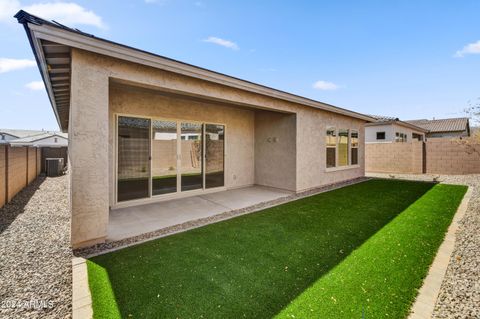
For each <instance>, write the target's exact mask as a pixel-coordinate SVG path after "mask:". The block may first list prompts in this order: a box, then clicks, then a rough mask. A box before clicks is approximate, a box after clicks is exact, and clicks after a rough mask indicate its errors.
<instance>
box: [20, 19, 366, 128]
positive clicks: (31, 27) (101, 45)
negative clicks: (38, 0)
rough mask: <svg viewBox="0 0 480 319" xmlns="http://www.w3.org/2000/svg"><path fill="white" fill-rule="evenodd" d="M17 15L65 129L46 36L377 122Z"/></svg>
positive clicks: (172, 70)
mask: <svg viewBox="0 0 480 319" xmlns="http://www.w3.org/2000/svg"><path fill="white" fill-rule="evenodd" d="M15 17H16V18H17V19H18V22H19V23H21V24H23V25H24V27H25V31H26V32H27V36H28V38H29V41H30V45H31V47H32V50H33V51H34V55H35V59H36V60H37V64H38V67H39V69H40V73H41V75H42V78H43V81H44V83H45V87H46V88H47V91H48V95H49V98H50V102H51V104H52V107H53V108H54V112H55V116H56V118H57V122H58V123H59V125H60V128H61V129H62V131H63V130H64V129H65V128H64V127H62V125H61V123H60V118H59V116H58V112H57V106H56V104H55V99H54V95H53V90H52V87H51V83H50V81H49V77H48V69H47V63H46V61H45V57H44V55H43V50H42V46H41V45H40V40H47V41H51V42H56V43H59V44H63V45H65V46H69V47H71V48H76V49H81V50H85V51H90V52H94V53H97V54H102V55H105V56H109V57H113V58H117V59H121V60H125V61H129V62H133V63H138V64H142V65H146V66H150V67H153V68H156V69H161V70H164V71H169V72H173V73H177V74H181V75H185V76H188V77H192V78H197V79H200V80H204V81H209V82H213V83H216V84H220V85H224V86H228V87H231V88H236V89H240V90H244V91H248V92H252V93H256V94H261V95H265V96H269V97H273V98H277V99H281V100H285V101H289V102H293V103H296V104H301V105H305V106H309V107H313V108H316V109H321V110H324V111H328V112H332V113H336V114H341V115H345V116H348V117H353V118H357V119H361V120H364V121H366V122H374V121H375V119H374V118H372V117H370V116H367V115H365V114H361V113H358V112H354V111H350V110H347V109H344V108H340V107H337V106H333V105H330V104H327V103H323V102H319V101H315V100H312V99H309V98H305V97H302V96H299V95H295V94H291V93H288V92H284V91H281V90H277V89H273V88H271V87H268V86H264V85H261V84H256V83H253V82H249V81H246V80H242V79H239V78H235V77H232V76H229V75H225V74H222V73H219V72H215V71H211V70H208V69H204V68H201V67H197V66H194V65H191V64H187V63H184V62H180V61H177V60H173V59H170V58H166V57H163V56H160V55H156V54H153V53H150V52H146V51H142V50H139V49H135V48H132V47H129V46H126V45H122V44H119V43H115V42H112V41H109V40H106V39H102V38H98V37H94V36H92V35H89V34H86V33H83V32H80V31H78V30H72V29H68V28H66V27H60V26H57V25H54V24H53V23H51V22H49V21H46V20H43V19H41V18H38V17H35V16H33V15H31V14H29V13H27V12H25V11H23V10H21V11H19V12H18V13H17V14H16V15H15Z"/></svg>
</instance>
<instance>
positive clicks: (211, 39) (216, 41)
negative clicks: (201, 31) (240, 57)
mask: <svg viewBox="0 0 480 319" xmlns="http://www.w3.org/2000/svg"><path fill="white" fill-rule="evenodd" d="M203 41H204V42H209V43H214V44H218V45H221V46H222V47H226V48H229V49H232V50H238V49H239V47H238V45H237V44H236V43H235V42H232V41H229V40H225V39H221V38H217V37H208V38H206V39H205V40H203Z"/></svg>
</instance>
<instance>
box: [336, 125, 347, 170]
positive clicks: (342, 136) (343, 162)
mask: <svg viewBox="0 0 480 319" xmlns="http://www.w3.org/2000/svg"><path fill="white" fill-rule="evenodd" d="M347 165H348V130H347V129H339V130H338V166H347Z"/></svg>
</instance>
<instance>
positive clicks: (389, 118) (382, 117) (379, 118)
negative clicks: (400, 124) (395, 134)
mask: <svg viewBox="0 0 480 319" xmlns="http://www.w3.org/2000/svg"><path fill="white" fill-rule="evenodd" d="M368 116H370V117H373V118H374V119H375V122H386V121H400V119H399V118H398V117H393V116H385V115H372V114H368Z"/></svg>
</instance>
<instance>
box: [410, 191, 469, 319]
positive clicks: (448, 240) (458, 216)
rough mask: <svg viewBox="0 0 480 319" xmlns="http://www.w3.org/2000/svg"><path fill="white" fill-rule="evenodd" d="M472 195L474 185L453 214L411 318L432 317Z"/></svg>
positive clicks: (416, 300) (412, 310)
mask: <svg viewBox="0 0 480 319" xmlns="http://www.w3.org/2000/svg"><path fill="white" fill-rule="evenodd" d="M471 197H472V187H469V188H468V190H467V192H466V193H465V195H464V197H463V199H462V202H461V203H460V205H459V206H458V209H457V212H456V213H455V215H454V216H453V219H452V223H451V224H450V226H449V227H448V230H447V233H446V235H445V238H444V240H443V242H442V244H441V245H440V248H439V249H438V252H437V255H436V256H435V259H434V260H433V263H432V265H431V266H430V269H429V271H428V274H427V276H426V277H425V280H424V281H423V285H422V287H421V288H420V290H419V291H418V295H417V298H416V299H415V302H414V304H413V306H412V308H411V309H410V315H409V317H408V318H409V319H423V318H432V315H433V311H434V309H435V304H436V302H437V298H438V295H439V292H440V287H441V286H442V282H443V279H444V277H445V274H446V272H447V268H448V264H449V262H450V258H451V256H452V253H453V249H454V247H455V239H456V234H457V231H458V228H459V222H460V221H461V220H462V219H463V217H464V216H465V212H466V211H467V208H468V203H469V201H470V198H471Z"/></svg>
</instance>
